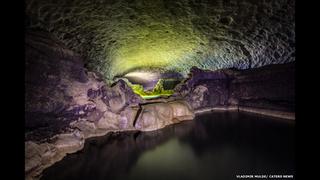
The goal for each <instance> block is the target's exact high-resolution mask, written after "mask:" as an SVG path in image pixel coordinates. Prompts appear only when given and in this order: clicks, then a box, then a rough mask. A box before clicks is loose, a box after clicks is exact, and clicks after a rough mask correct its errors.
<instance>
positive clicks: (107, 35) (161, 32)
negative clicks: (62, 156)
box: [26, 0, 295, 79]
mask: <svg viewBox="0 0 320 180" xmlns="http://www.w3.org/2000/svg"><path fill="white" fill-rule="evenodd" d="M26 15H27V16H26V17H27V18H26V26H27V28H30V29H33V28H38V29H39V28H41V29H44V30H47V31H49V32H51V33H52V34H54V35H55V36H56V37H58V38H59V39H60V40H61V41H63V42H64V43H65V44H66V45H67V46H68V47H69V48H71V49H72V50H74V51H75V52H78V53H79V54H81V55H83V56H84V57H86V58H85V60H86V61H85V62H86V64H88V66H89V67H90V70H96V71H98V72H100V73H102V74H104V76H105V77H107V78H109V79H112V78H113V77H114V76H116V75H122V74H125V73H127V72H130V71H132V70H134V69H140V68H152V69H159V71H160V70H161V71H168V70H169V71H170V70H173V71H176V72H181V73H183V74H186V73H188V71H189V69H190V68H191V67H192V66H197V67H199V68H201V69H210V70H217V69H222V68H229V67H235V68H239V69H246V68H250V67H251V68H254V67H260V66H264V65H267V64H278V63H286V62H291V61H294V60H295V0H105V1H101V0H86V1H83V0H68V1H65V0H55V1H53V0H46V1H44V0H28V1H26Z"/></svg>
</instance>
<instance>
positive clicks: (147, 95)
mask: <svg viewBox="0 0 320 180" xmlns="http://www.w3.org/2000/svg"><path fill="white" fill-rule="evenodd" d="M126 82H127V84H128V85H129V86H130V87H131V88H132V90H133V92H134V93H136V94H138V95H139V96H141V97H142V98H143V99H154V98H158V97H169V96H171V95H172V94H173V93H174V91H173V90H164V89H163V86H162V84H161V81H160V80H159V81H158V83H157V84H156V86H155V87H154V88H153V90H152V91H145V90H144V89H143V86H142V85H140V84H132V83H130V82H128V81H126Z"/></svg>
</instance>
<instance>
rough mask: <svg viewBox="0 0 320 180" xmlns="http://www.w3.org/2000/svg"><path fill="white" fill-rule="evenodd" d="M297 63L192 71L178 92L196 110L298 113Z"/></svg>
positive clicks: (177, 89) (178, 88) (196, 69)
mask: <svg viewBox="0 0 320 180" xmlns="http://www.w3.org/2000/svg"><path fill="white" fill-rule="evenodd" d="M294 66H295V63H294V62H293V63H288V64H281V65H269V66H265V67H261V68H256V69H247V70H236V69H223V70H218V71H205V70H200V69H198V68H192V69H191V73H190V77H189V79H188V80H186V81H185V82H183V83H181V84H180V85H179V86H177V88H176V94H175V96H182V97H184V98H185V99H186V100H187V101H188V102H189V103H190V104H191V106H192V108H194V109H196V110H197V109H203V108H210V107H211V108H214V107H229V106H242V107H253V108H262V109H270V110H277V111H287V112H294V108H295V101H294V99H295V76H294V72H295V68H294Z"/></svg>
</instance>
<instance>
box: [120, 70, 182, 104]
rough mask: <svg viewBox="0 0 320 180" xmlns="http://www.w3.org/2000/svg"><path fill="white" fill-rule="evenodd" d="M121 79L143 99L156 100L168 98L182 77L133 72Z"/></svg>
mask: <svg viewBox="0 0 320 180" xmlns="http://www.w3.org/2000/svg"><path fill="white" fill-rule="evenodd" d="M122 79H124V80H125V81H126V82H127V84H128V85H129V86H130V87H131V88H132V90H133V92H134V93H136V94H138V95H139V96H141V97H142V98H143V99H156V98H168V97H170V96H171V95H172V94H173V93H174V88H175V87H176V85H177V84H179V83H180V82H181V81H182V79H183V76H182V75H181V74H179V73H175V72H169V73H158V72H150V71H135V72H130V73H127V74H126V75H124V77H123V78H122Z"/></svg>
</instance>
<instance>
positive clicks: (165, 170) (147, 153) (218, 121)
mask: <svg viewBox="0 0 320 180" xmlns="http://www.w3.org/2000/svg"><path fill="white" fill-rule="evenodd" d="M237 175H267V176H269V175H294V122H292V121H285V120H281V119H274V118H266V117H262V116H257V115H252V114H246V113H236V112H232V113H231V112H221V113H220V112H219V113H206V114H202V115H198V116H196V118H195V119H194V120H193V121H186V122H183V123H180V124H176V125H171V126H168V127H166V128H164V129H161V130H157V131H153V132H145V133H142V132H127V133H111V134H108V135H106V136H104V137H99V138H92V139H89V140H88V141H86V144H85V148H84V149H83V150H81V151H79V152H77V153H75V154H71V155H68V156H66V157H65V158H64V159H63V160H62V161H60V162H57V163H56V164H54V165H53V166H51V167H50V168H48V169H46V170H45V171H44V173H43V177H42V178H41V179H42V180H73V179H75V180H82V179H86V180H102V179H103V180H108V179H110V180H111V179H112V180H120V179H125V180H133V179H139V180H142V179H146V180H158V179H159V180H171V179H185V180H198V179H201V180H209V179H210V180H212V179H226V180H228V179H237V178H236V176H237Z"/></svg>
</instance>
